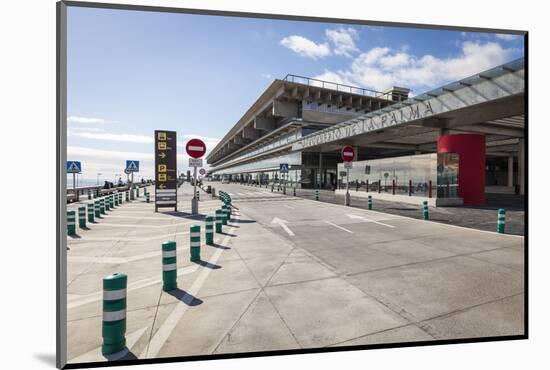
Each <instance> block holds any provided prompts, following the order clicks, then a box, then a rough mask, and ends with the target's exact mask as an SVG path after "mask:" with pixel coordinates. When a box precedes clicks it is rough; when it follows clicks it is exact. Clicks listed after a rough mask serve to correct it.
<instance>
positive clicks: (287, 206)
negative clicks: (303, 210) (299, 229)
mask: <svg viewBox="0 0 550 370" xmlns="http://www.w3.org/2000/svg"><path fill="white" fill-rule="evenodd" d="M283 207H286V208H288V209H294V207H291V206H289V205H287V204H283Z"/></svg>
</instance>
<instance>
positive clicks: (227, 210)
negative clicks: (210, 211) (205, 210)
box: [222, 204, 231, 221]
mask: <svg viewBox="0 0 550 370" xmlns="http://www.w3.org/2000/svg"><path fill="white" fill-rule="evenodd" d="M222 209H223V210H224V212H225V216H226V217H227V221H231V207H230V206H229V205H227V204H224V205H223V206H222Z"/></svg>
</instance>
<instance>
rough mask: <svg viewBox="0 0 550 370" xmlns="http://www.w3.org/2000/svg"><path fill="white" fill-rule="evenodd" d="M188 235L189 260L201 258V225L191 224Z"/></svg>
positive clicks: (193, 260)
mask: <svg viewBox="0 0 550 370" xmlns="http://www.w3.org/2000/svg"><path fill="white" fill-rule="evenodd" d="M189 235H190V242H191V244H190V245H191V262H195V261H200V260H201V227H200V226H199V225H192V226H191V232H190V233H189Z"/></svg>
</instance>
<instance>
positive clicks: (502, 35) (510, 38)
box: [495, 33, 521, 41]
mask: <svg viewBox="0 0 550 370" xmlns="http://www.w3.org/2000/svg"><path fill="white" fill-rule="evenodd" d="M495 37H496V38H497V39H499V40H504V41H514V40H517V39H519V38H520V37H521V36H520V35H510V34H506V33H497V34H496V35H495Z"/></svg>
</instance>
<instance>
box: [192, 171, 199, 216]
mask: <svg viewBox="0 0 550 370" xmlns="http://www.w3.org/2000/svg"><path fill="white" fill-rule="evenodd" d="M198 213H199V200H198V199H197V167H193V199H192V200H191V214H193V215H196V214H198Z"/></svg>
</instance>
